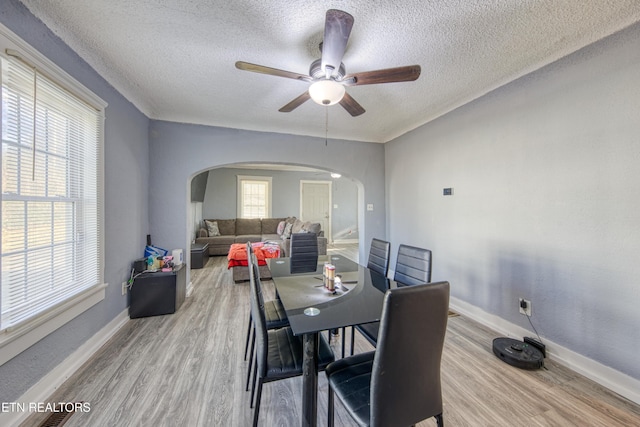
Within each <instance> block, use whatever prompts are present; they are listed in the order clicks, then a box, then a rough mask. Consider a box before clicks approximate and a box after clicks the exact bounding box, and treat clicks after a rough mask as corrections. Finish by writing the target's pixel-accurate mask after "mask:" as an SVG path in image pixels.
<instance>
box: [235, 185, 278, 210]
mask: <svg viewBox="0 0 640 427" xmlns="http://www.w3.org/2000/svg"><path fill="white" fill-rule="evenodd" d="M237 177H238V185H237V188H238V196H237V216H238V218H250V217H245V216H243V214H244V213H243V210H242V206H243V204H242V201H243V197H244V194H243V191H242V183H243V182H244V181H258V182H264V183H266V185H267V200H266V204H267V206H266V211H267V212H266V216H265V217H264V218H271V206H272V203H271V199H272V197H273V196H272V191H271V188H272V185H271V184H272V178H271V177H270V176H257V175H237Z"/></svg>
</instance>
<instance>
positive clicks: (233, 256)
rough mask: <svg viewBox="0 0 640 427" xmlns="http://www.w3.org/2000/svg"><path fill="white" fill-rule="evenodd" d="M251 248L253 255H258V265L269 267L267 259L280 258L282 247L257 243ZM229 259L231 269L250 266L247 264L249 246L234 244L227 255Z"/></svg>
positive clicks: (274, 244)
mask: <svg viewBox="0 0 640 427" xmlns="http://www.w3.org/2000/svg"><path fill="white" fill-rule="evenodd" d="M251 247H252V248H253V253H254V254H256V259H257V260H258V265H267V261H265V259H267V258H279V257H280V246H279V245H278V244H276V243H265V242H257V243H252V244H251ZM227 259H228V260H229V268H231V267H235V266H238V265H240V266H244V267H246V266H247V265H249V263H248V262H247V244H246V243H234V244H232V245H231V247H230V248H229V255H227Z"/></svg>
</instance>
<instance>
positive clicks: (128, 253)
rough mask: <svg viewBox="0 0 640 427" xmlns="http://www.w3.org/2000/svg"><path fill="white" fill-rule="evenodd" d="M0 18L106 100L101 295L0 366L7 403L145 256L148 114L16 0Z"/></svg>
mask: <svg viewBox="0 0 640 427" xmlns="http://www.w3.org/2000/svg"><path fill="white" fill-rule="evenodd" d="M0 22H2V23H3V24H4V25H5V26H7V27H8V28H9V29H11V30H12V31H13V32H14V33H16V34H17V35H18V36H20V37H21V38H22V39H23V40H24V41H26V42H27V43H29V44H30V45H31V46H32V47H34V48H35V49H37V50H38V51H40V53H42V54H43V55H45V56H46V57H47V58H49V59H50V60H52V61H53V62H55V63H56V64H57V65H58V66H59V67H61V68H63V69H64V70H65V71H66V72H67V73H69V74H70V75H72V76H73V77H74V78H76V79H77V80H78V81H79V82H80V83H82V84H84V85H85V86H86V87H88V88H89V89H91V90H92V91H93V92H95V93H96V94H97V95H98V96H100V97H101V98H102V99H104V100H105V101H106V102H108V103H109V106H108V107H107V109H106V123H105V147H104V155H105V200H104V202H105V212H106V213H105V216H106V218H105V239H106V241H105V272H104V276H105V281H106V282H107V283H109V286H108V287H107V289H106V298H105V300H104V301H102V302H101V303H99V304H98V305H96V306H94V307H93V308H91V309H90V310H88V311H86V312H85V313H83V314H82V315H81V316H79V317H77V318H76V319H74V320H72V321H71V322H70V323H68V324H66V325H65V326H63V327H62V328H60V329H58V330H57V331H56V332H54V333H52V334H51V335H49V336H47V337H46V338H44V339H43V340H41V341H40V342H38V343H37V344H36V345H34V346H33V347H31V348H29V349H27V350H25V351H24V352H23V353H21V354H20V355H18V356H16V357H15V358H13V359H12V360H10V361H9V362H7V363H5V364H4V365H2V366H0V378H1V380H0V402H12V401H15V400H16V399H17V398H18V397H20V396H21V395H22V394H23V393H24V392H26V391H27V390H28V389H29V388H30V387H31V386H32V385H34V384H35V383H36V382H37V381H38V380H40V379H41V378H42V377H43V376H44V375H46V374H47V373H48V372H49V371H50V370H51V369H53V368H54V367H55V366H56V365H58V364H59V363H60V362H62V361H63V360H64V359H65V358H66V357H67V356H69V355H70V354H71V353H73V352H74V351H75V350H76V349H77V348H78V347H79V346H80V345H82V344H83V343H84V342H85V341H86V340H88V339H89V338H90V337H91V336H93V335H94V334H95V333H96V332H97V331H99V330H100V329H101V328H102V327H103V326H105V325H106V324H107V323H108V322H109V321H111V320H112V319H114V318H115V317H116V315H118V314H119V313H120V312H122V311H123V310H125V309H126V307H127V299H126V297H125V296H122V294H121V286H120V284H121V283H122V281H123V280H125V279H126V278H127V277H128V275H129V272H130V266H131V261H132V260H133V259H135V258H139V257H141V256H142V255H143V250H144V245H145V242H146V234H147V233H148V228H147V223H148V218H149V210H148V202H147V197H148V196H147V192H148V183H149V180H148V176H149V147H148V126H149V120H148V119H147V118H146V117H145V116H144V115H143V114H141V113H140V112H139V111H138V110H137V109H136V108H135V107H134V106H133V105H132V104H131V103H129V102H128V101H127V100H126V99H125V98H123V97H122V96H121V95H120V94H118V93H117V92H116V91H115V90H114V89H113V88H112V87H111V86H110V85H109V84H107V83H106V82H105V81H104V80H103V79H102V78H101V77H100V76H99V75H98V74H96V73H95V72H94V71H93V70H92V69H91V68H90V67H89V66H88V65H87V64H86V63H85V62H84V61H83V60H82V59H80V58H79V57H78V56H77V55H76V54H75V53H74V52H73V51H72V50H70V49H69V48H68V47H67V46H66V45H65V44H64V43H62V41H60V39H58V38H57V37H56V36H55V35H53V34H52V33H51V32H50V31H49V30H48V29H47V28H46V27H45V26H44V25H43V24H42V22H40V21H39V20H37V19H36V18H35V17H33V15H31V14H30V13H29V11H28V10H27V9H26V8H25V7H24V6H23V5H22V4H21V3H19V2H18V1H17V0H3V1H2V2H0Z"/></svg>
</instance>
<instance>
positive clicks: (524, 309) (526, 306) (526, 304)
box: [518, 298, 531, 317]
mask: <svg viewBox="0 0 640 427" xmlns="http://www.w3.org/2000/svg"><path fill="white" fill-rule="evenodd" d="M518 308H519V309H520V314H524V315H525V316H529V317H531V301H529V300H526V299H524V298H518Z"/></svg>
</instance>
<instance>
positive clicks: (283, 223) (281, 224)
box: [276, 221, 286, 236]
mask: <svg viewBox="0 0 640 427" xmlns="http://www.w3.org/2000/svg"><path fill="white" fill-rule="evenodd" d="M285 225H286V224H285V222H284V221H280V222H279V223H278V228H277V229H276V233H278V236H282V233H284V227H285Z"/></svg>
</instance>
